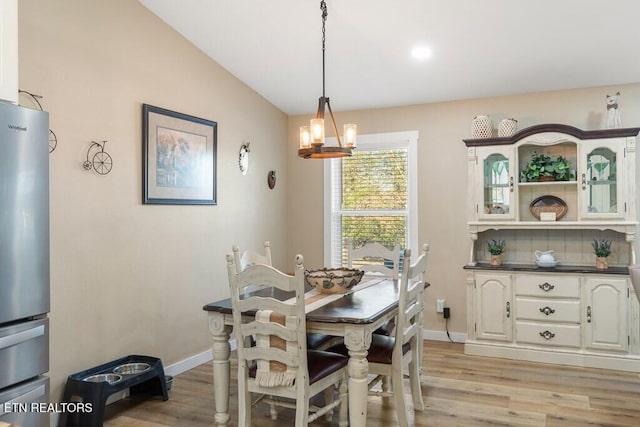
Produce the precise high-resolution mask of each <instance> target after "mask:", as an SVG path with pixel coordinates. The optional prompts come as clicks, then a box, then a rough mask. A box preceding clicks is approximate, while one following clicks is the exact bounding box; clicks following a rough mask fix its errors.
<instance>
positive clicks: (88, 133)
mask: <svg viewBox="0 0 640 427" xmlns="http://www.w3.org/2000/svg"><path fill="white" fill-rule="evenodd" d="M19 54H20V64H19V65H20V88H22V89H24V90H28V91H30V92H34V93H37V94H41V95H43V96H44V98H43V99H42V104H43V106H44V108H45V109H46V110H48V111H49V112H50V125H51V129H53V130H54V132H55V133H56V134H57V136H58V147H57V149H56V150H55V151H54V152H53V153H52V154H51V155H50V160H51V163H50V164H51V174H50V175H51V185H50V187H51V293H52V299H51V314H50V316H51V370H50V376H51V378H52V385H53V389H52V399H54V400H55V399H58V398H59V397H60V393H61V387H62V386H63V385H64V382H65V379H66V376H67V375H69V374H71V373H73V372H77V371H80V370H83V369H86V368H89V367H91V366H94V365H96V364H98V363H103V362H107V361H109V360H112V359H114V358H117V357H121V356H125V355H128V354H146V355H152V356H158V357H161V358H162V360H163V362H164V364H165V366H166V365H170V364H172V363H176V362H177V361H180V360H183V359H185V358H187V357H189V356H191V355H194V354H197V353H200V352H203V351H206V350H207V349H209V348H210V342H209V338H208V331H207V322H206V315H205V313H204V312H203V311H202V309H201V308H202V306H203V305H204V304H206V303H208V302H211V301H214V300H216V299H221V298H224V297H227V296H228V285H227V278H226V266H225V261H224V255H225V253H226V252H230V249H231V245H232V244H233V243H234V242H237V243H239V244H240V245H241V246H243V247H253V248H255V249H259V248H261V247H262V242H263V240H266V239H269V240H271V242H272V247H273V249H274V250H273V255H274V262H275V264H277V265H280V264H282V263H283V262H284V260H285V256H286V246H287V240H286V233H285V224H286V210H285V207H286V191H285V190H286V187H285V186H284V185H282V183H283V182H286V180H287V170H286V161H287V159H286V154H285V150H286V149H287V148H288V147H287V146H286V133H287V117H286V116H285V115H284V114H283V113H282V112H280V111H279V110H277V109H276V108H274V107H273V106H272V105H271V104H269V103H268V102H267V101H266V100H264V99H263V98H262V97H260V96H259V95H257V94H256V93H255V92H254V91H252V90H251V89H249V88H248V87H247V86H246V85H244V84H243V83H241V82H240V81H238V80H237V79H236V78H234V77H233V76H231V75H230V74H229V73H227V72H226V71H225V70H223V69H222V68H221V67H220V66H218V65H217V64H216V63H214V62H213V61H211V60H210V59H209V58H207V57H206V56H205V55H204V54H203V53H202V52H201V51H199V50H198V49H196V48H195V47H193V46H192V45H191V44H190V43H189V42H187V41H186V40H185V39H183V38H182V37H181V36H180V35H179V34H177V33H176V32H175V31H173V30H172V29H171V28H169V27H168V26H167V25H165V24H164V23H163V22H162V21H160V20H159V19H158V18H157V17H156V16H155V15H153V14H152V13H150V12H149V11H148V10H147V9H145V8H144V7H143V6H142V5H140V4H139V3H138V2H136V1H132V0H110V1H103V0H57V1H45V2H43V1H39V0H21V1H20V2H19ZM21 101H23V102H22V103H23V104H28V100H25V99H24V98H21ZM143 103H148V104H152V105H156V106H159V107H164V108H167V109H170V110H174V111H178V112H181V113H186V114H189V115H193V116H197V117H202V118H205V119H209V120H214V121H217V122H218V159H217V168H218V173H217V175H218V179H217V184H218V205H217V206H161V205H143V204H142V203H141V197H142V196H141V191H142V190H141V188H142V181H141V175H142V171H141V164H142V148H141V147H142V145H141V132H142V131H141V129H142V104H143ZM91 140H96V141H101V140H108V144H107V151H108V152H109V153H110V154H111V156H112V157H113V160H114V166H113V170H112V171H111V173H110V174H108V175H105V176H99V175H97V174H95V173H92V172H87V171H85V170H84V169H83V168H82V165H81V163H82V161H83V160H84V158H85V156H86V151H87V148H88V147H89V144H90V141H91ZM243 141H251V155H250V156H251V163H250V170H249V173H248V175H247V176H242V175H241V174H240V172H239V170H238V160H237V155H238V150H239V149H240V145H241V144H242V142H243ZM272 169H273V170H276V171H277V175H278V179H279V182H278V184H279V185H278V186H276V188H275V189H274V190H269V189H268V187H267V183H266V181H267V172H268V171H269V170H272Z"/></svg>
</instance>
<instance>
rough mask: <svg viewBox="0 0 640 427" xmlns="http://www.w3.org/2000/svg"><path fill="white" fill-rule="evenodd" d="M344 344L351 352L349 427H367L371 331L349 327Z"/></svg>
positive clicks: (349, 368)
mask: <svg viewBox="0 0 640 427" xmlns="http://www.w3.org/2000/svg"><path fill="white" fill-rule="evenodd" d="M344 343H345V345H346V346H347V349H348V350H349V367H348V370H349V426H350V427H365V426H366V424H367V396H368V393H369V387H368V381H367V375H368V374H369V362H368V361H367V350H368V348H369V346H370V345H371V331H369V330H364V328H362V327H354V328H351V327H348V326H347V328H346V331H345V336H344Z"/></svg>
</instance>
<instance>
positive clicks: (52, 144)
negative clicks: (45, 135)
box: [18, 89, 58, 153]
mask: <svg viewBox="0 0 640 427" xmlns="http://www.w3.org/2000/svg"><path fill="white" fill-rule="evenodd" d="M18 93H19V94H24V95H26V96H27V97H28V98H29V99H30V100H31V101H32V103H33V105H34V106H36V107H38V109H39V110H40V111H44V110H43V109H42V104H40V101H39V99H42V95H38V94H35V93H31V92H28V91H26V90H22V89H18ZM57 146H58V137H57V136H56V134H55V133H54V132H53V130H51V129H49V153H53V150H55V149H56V147H57Z"/></svg>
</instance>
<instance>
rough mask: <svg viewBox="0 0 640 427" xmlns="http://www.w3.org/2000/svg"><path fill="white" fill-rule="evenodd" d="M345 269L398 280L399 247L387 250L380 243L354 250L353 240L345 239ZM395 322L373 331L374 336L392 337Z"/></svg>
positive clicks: (369, 244)
mask: <svg viewBox="0 0 640 427" xmlns="http://www.w3.org/2000/svg"><path fill="white" fill-rule="evenodd" d="M347 267H348V268H358V269H360V270H363V271H364V272H365V274H367V273H369V274H378V275H381V276H384V277H388V278H390V279H393V280H398V277H399V274H400V245H398V244H396V245H395V246H394V247H393V249H388V248H387V247H385V246H383V245H382V244H381V243H378V242H373V243H367V244H365V245H364V246H362V247H359V248H354V246H353V239H352V238H348V239H347ZM394 329H395V320H390V321H388V322H386V323H385V324H384V325H382V326H381V327H379V328H378V329H376V330H375V331H374V333H375V334H382V335H393V333H394V332H393V331H394Z"/></svg>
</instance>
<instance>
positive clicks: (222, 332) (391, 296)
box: [203, 275, 429, 427]
mask: <svg viewBox="0 0 640 427" xmlns="http://www.w3.org/2000/svg"><path fill="white" fill-rule="evenodd" d="M427 286H429V284H428V283H426V282H425V287H427ZM255 292H260V293H261V294H263V295H264V293H271V294H272V295H273V296H274V297H275V298H278V299H286V298H289V297H290V296H291V294H288V295H287V294H286V293H285V292H281V291H278V290H275V289H274V288H265V289H260V290H257V291H255ZM313 292H314V290H310V291H309V292H307V294H309V293H313ZM316 292H317V291H316ZM398 298H399V280H393V279H388V278H384V277H380V276H372V277H369V276H367V275H365V276H364V278H363V279H362V281H361V282H360V283H359V284H357V285H356V286H354V287H353V288H352V289H350V290H349V291H347V292H346V293H344V294H338V295H331V297H327V299H326V303H324V304H322V303H318V301H317V299H315V301H314V303H313V304H314V306H313V307H312V308H311V310H310V311H308V312H307V313H306V327H307V333H320V334H326V335H332V336H340V337H343V338H344V343H345V345H346V347H347V349H348V351H349V364H348V367H347V369H348V375H349V383H348V386H349V425H350V426H351V427H365V425H366V420H367V396H368V378H367V377H368V374H369V365H368V362H367V350H368V349H369V346H370V345H371V335H372V334H373V331H375V330H376V329H377V328H379V327H380V326H382V325H383V324H384V323H385V322H387V321H389V320H391V319H392V318H394V317H395V316H396V315H397V312H398ZM203 310H205V311H206V312H207V314H208V323H209V334H210V335H211V339H212V340H213V344H212V353H213V361H212V363H213V392H214V404H215V411H216V412H215V422H216V423H217V425H218V426H226V425H227V424H228V423H229V420H230V415H229V385H230V367H231V362H230V356H231V342H230V335H231V332H232V329H233V313H232V307H231V298H227V299H223V300H220V301H215V302H212V303H209V304H206V305H205V306H204V307H203Z"/></svg>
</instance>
